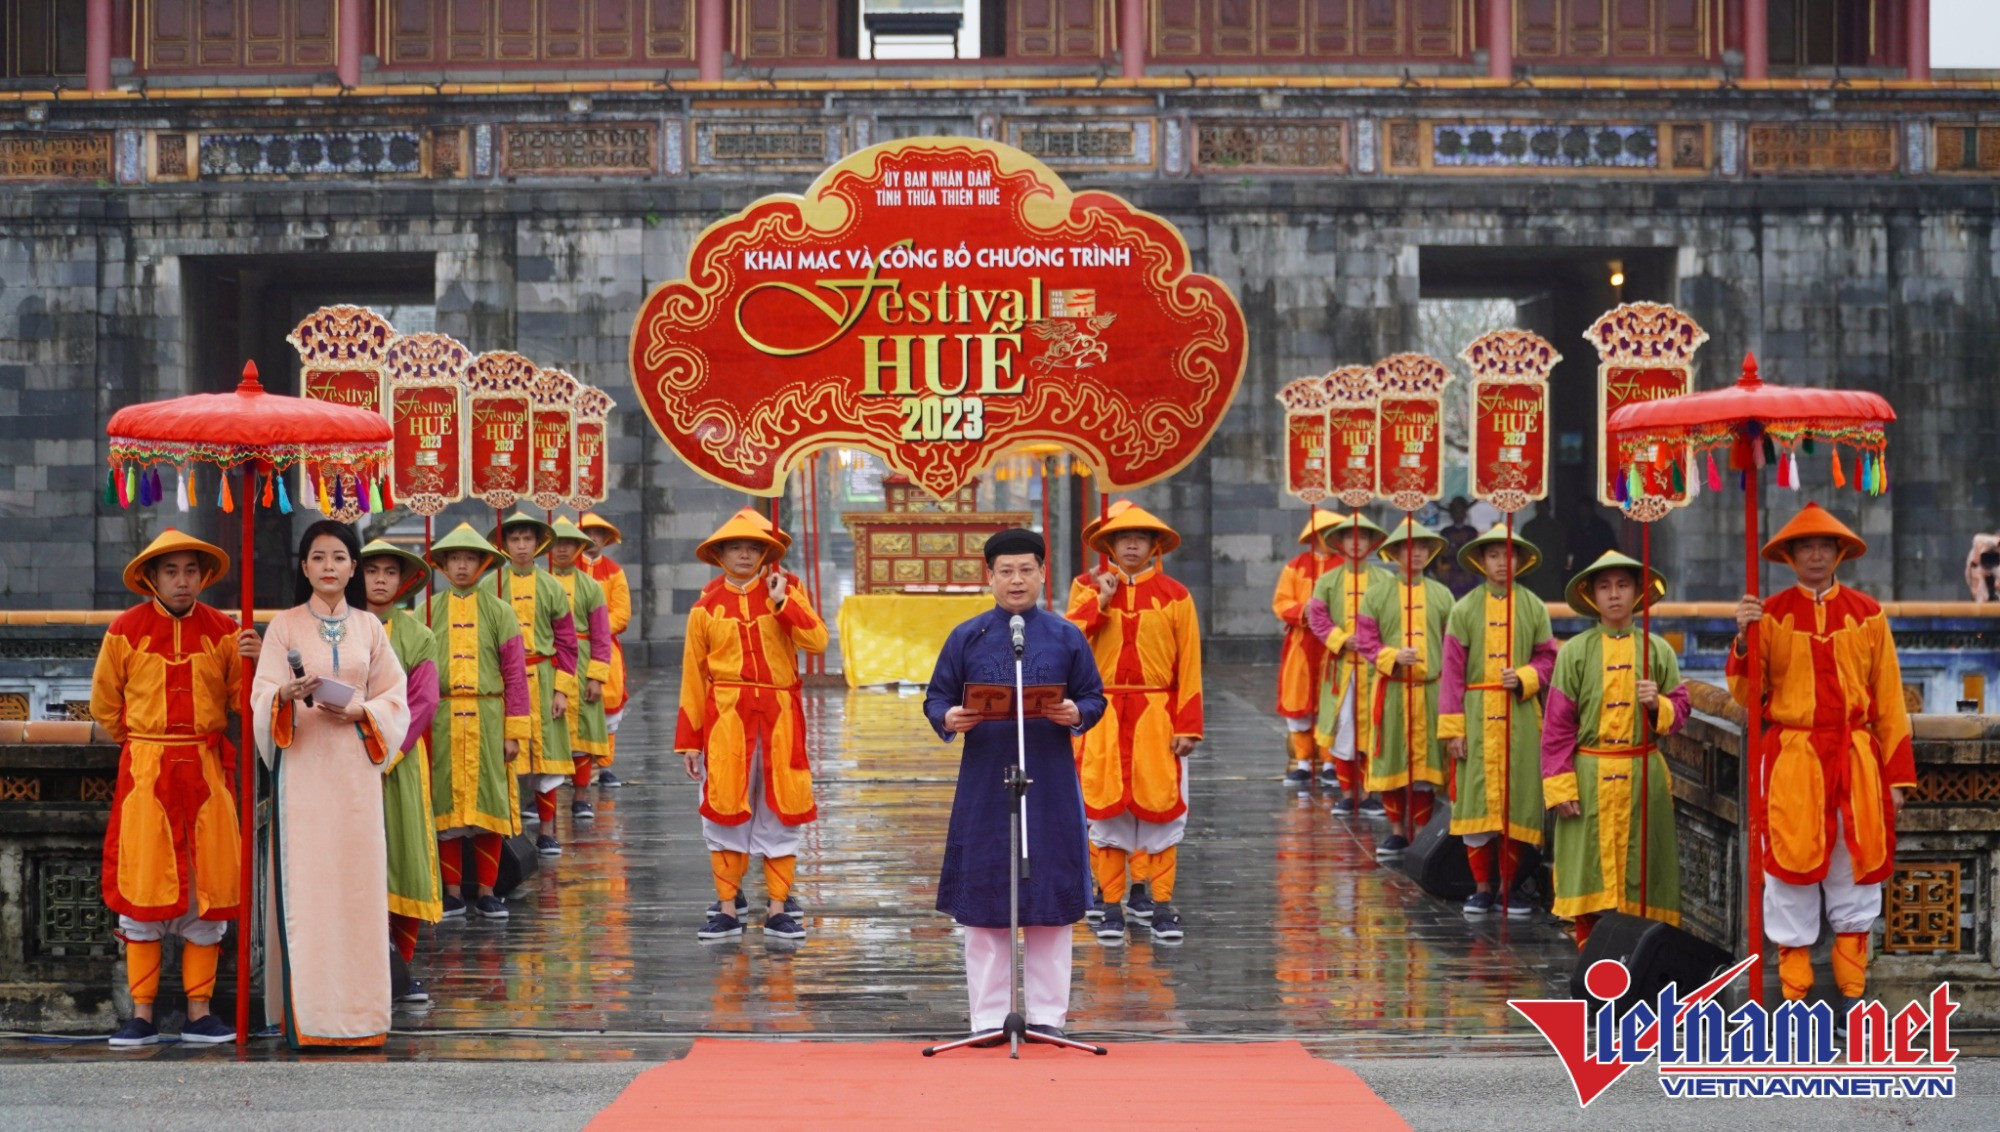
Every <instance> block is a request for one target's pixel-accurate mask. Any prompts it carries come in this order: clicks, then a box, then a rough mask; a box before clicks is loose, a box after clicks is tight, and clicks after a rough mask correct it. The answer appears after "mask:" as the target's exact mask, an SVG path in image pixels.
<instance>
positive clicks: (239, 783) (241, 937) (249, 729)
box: [222, 460, 257, 1049]
mask: <svg viewBox="0 0 2000 1132" xmlns="http://www.w3.org/2000/svg"><path fill="white" fill-rule="evenodd" d="M222 474H223V475H225V476H226V475H228V474H229V473H228V472H226V471H225V472H223V473H222ZM242 497H243V547H242V551H241V553H240V554H239V555H238V557H237V562H238V564H239V565H238V567H237V569H238V570H239V571H240V576H241V577H242V585H241V587H240V589H241V590H242V596H243V620H242V621H241V622H240V624H241V625H242V627H243V628H245V629H251V630H254V629H256V628H257V593H256V591H257V522H256V515H257V461H255V460H252V461H250V462H249V463H246V464H244V465H243V491H242ZM253 675H254V674H253V673H252V672H249V671H245V672H244V673H243V677H242V679H241V681H240V684H241V690H240V691H239V692H238V693H237V702H236V710H237V725H238V728H239V731H238V740H237V746H236V811H237V823H238V824H237V829H238V830H239V831H240V833H239V837H238V842H239V844H240V845H241V846H242V862H241V866H240V868H239V869H238V872H237V882H238V883H237V890H236V892H237V899H238V900H239V901H240V902H241V903H240V904H239V905H238V909H239V910H238V914H237V916H238V918H237V921H236V1045H237V1048H239V1049H240V1048H242V1047H244V1046H246V1045H248V1044H249V1043H250V919H251V916H252V915H253V914H254V913H253V911H252V910H253V909H255V908H256V907H257V900H256V896H255V895H254V893H253V892H252V889H253V888H254V887H255V885H256V860H257V849H256V845H257V734H256V729H255V728H254V726H253V725H252V721H253V720H254V719H255V718H256V713H255V711H254V710H253V709H252V708H251V706H250V685H251V684H252V683H253V682H254V681H253V680H252V679H251V677H252V676H253Z"/></svg>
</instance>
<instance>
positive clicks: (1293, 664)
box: [1271, 508, 1341, 771]
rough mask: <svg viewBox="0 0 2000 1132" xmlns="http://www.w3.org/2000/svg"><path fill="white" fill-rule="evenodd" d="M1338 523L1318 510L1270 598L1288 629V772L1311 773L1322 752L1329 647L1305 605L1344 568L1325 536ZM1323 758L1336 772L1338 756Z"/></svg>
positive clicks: (1284, 686) (1281, 709) (1284, 682)
mask: <svg viewBox="0 0 2000 1132" xmlns="http://www.w3.org/2000/svg"><path fill="white" fill-rule="evenodd" d="M1339 519H1340V513H1339V512H1337V511H1322V510H1319V509H1317V508H1315V509H1314V510H1313V514H1312V518H1311V519H1309V520H1307V521H1306V525H1305V529H1304V530H1302V531H1300V532H1299V542H1300V543H1301V544H1302V545H1304V546H1305V548H1306V550H1305V552H1304V553H1303V554H1300V555H1299V556H1297V557H1296V558H1293V559H1292V560H1291V561H1290V562H1287V563H1285V567H1284V569H1282V570H1280V571H1278V586H1277V588H1276V589H1275V590H1273V591H1272V593H1271V613H1272V615H1273V616H1275V617H1276V618H1277V619H1278V622H1279V624H1282V625H1283V626H1284V627H1285V639H1284V642H1283V644H1282V645H1280V646H1279V649H1278V715H1279V717H1280V718H1282V719H1283V720H1284V721H1285V731H1286V736H1285V740H1286V761H1285V766H1286V769H1287V770H1304V771H1310V770H1311V769H1312V760H1313V752H1314V750H1315V749H1316V748H1317V747H1318V744H1316V743H1315V742H1314V741H1313V723H1314V721H1315V720H1317V719H1318V718H1319V685H1320V681H1321V680H1322V679H1324V678H1325V675H1326V643H1325V642H1324V641H1322V640H1320V639H1319V638H1318V637H1317V636H1314V635H1313V631H1312V626H1311V625H1310V624H1308V623H1307V621H1306V604H1307V603H1308V602H1310V601H1311V600H1312V594H1313V583H1315V582H1317V581H1319V579H1320V575H1322V574H1325V573H1326V572H1327V571H1328V570H1331V569H1333V568H1334V567H1336V566H1338V565H1340V563H1341V558H1340V556H1339V555H1336V554H1332V553H1330V552H1329V551H1328V550H1327V548H1326V542H1325V540H1324V538H1323V537H1322V535H1321V532H1322V531H1325V530H1327V529H1328V528H1330V527H1332V526H1333V525H1334V524H1335V523H1336V522H1338V521H1339ZM1319 755H1320V762H1321V764H1322V768H1323V769H1327V770H1331V769H1332V766H1333V756H1332V755H1331V754H1330V753H1328V752H1327V751H1325V750H1323V749H1321V750H1320V751H1319Z"/></svg>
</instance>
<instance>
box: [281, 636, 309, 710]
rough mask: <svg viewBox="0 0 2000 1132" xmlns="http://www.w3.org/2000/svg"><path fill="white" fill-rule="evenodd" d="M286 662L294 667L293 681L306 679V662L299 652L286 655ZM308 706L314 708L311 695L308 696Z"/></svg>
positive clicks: (290, 652) (294, 651)
mask: <svg viewBox="0 0 2000 1132" xmlns="http://www.w3.org/2000/svg"><path fill="white" fill-rule="evenodd" d="M285 662H286V663H287V664H290V665H291V666H292V679H294V680H303V679H305V678H306V666H305V661H304V659H303V658H301V657H300V656H299V650H297V649H292V650H290V651H288V652H287V653H285ZM306 706H307V707H311V706H313V698H312V696H311V695H310V694H308V695H307V696H306Z"/></svg>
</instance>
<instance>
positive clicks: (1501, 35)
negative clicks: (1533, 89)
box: [1486, 0, 1514, 82]
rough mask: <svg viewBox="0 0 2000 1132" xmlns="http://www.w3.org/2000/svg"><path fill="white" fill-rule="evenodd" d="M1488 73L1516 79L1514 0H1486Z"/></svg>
mask: <svg viewBox="0 0 2000 1132" xmlns="http://www.w3.org/2000/svg"><path fill="white" fill-rule="evenodd" d="M1486 73H1487V75H1488V76H1489V77H1491V78H1496V79H1499V80H1501V81H1502V82H1512V81H1513V79H1514V0H1486Z"/></svg>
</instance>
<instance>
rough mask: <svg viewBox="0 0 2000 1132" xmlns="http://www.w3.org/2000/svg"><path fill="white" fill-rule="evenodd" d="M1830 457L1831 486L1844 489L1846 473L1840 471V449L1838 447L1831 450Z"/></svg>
mask: <svg viewBox="0 0 2000 1132" xmlns="http://www.w3.org/2000/svg"><path fill="white" fill-rule="evenodd" d="M1831 455H1832V457H1833V486H1835V487H1846V486H1847V473H1846V472H1843V471H1841V470H1840V449H1839V447H1838V446H1836V447H1834V448H1833V449H1831Z"/></svg>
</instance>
